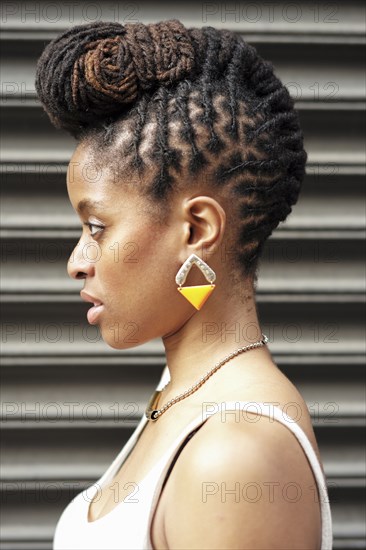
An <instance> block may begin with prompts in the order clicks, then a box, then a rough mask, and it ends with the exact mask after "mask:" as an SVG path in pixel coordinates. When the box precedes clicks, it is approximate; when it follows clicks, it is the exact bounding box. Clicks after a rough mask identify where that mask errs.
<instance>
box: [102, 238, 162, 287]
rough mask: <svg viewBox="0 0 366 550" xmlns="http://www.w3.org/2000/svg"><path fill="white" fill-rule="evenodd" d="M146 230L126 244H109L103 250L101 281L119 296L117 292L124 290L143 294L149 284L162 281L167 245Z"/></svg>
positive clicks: (126, 240)
mask: <svg viewBox="0 0 366 550" xmlns="http://www.w3.org/2000/svg"><path fill="white" fill-rule="evenodd" d="M150 231H151V230H150V228H149V227H146V228H144V229H143V230H141V231H140V232H139V233H136V232H135V233H134V234H133V235H129V236H128V237H126V238H125V239H124V240H117V239H114V240H112V239H111V240H110V241H109V242H108V243H106V244H105V245H104V246H103V249H102V254H101V261H100V262H99V267H98V278H99V279H100V284H101V285H102V286H103V288H104V289H105V290H106V291H107V292H108V293H110V294H111V297H112V296H113V294H114V295H115V296H116V294H115V291H116V290H118V289H119V290H121V289H122V288H123V287H124V288H126V289H127V288H128V291H129V293H132V294H135V293H139V292H140V293H141V291H142V289H143V288H146V287H147V285H148V284H149V281H150V282H152V280H153V279H156V278H159V277H160V276H161V272H160V265H161V264H160V262H159V259H158V258H159V256H160V257H162V261H163V256H165V261H166V255H165V253H163V251H164V249H165V248H164V241H163V240H162V238H160V237H159V235H154V234H153V233H152V234H151V235H150Z"/></svg>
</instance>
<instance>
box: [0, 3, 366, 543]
mask: <svg viewBox="0 0 366 550" xmlns="http://www.w3.org/2000/svg"><path fill="white" fill-rule="evenodd" d="M2 10H3V11H2V25H3V32H2V37H1V45H2V89H1V92H2V93H1V103H2V133H3V142H2V156H1V171H2V173H1V176H2V185H1V187H2V201H1V206H2V214H1V226H2V229H1V230H2V254H3V256H2V261H3V263H2V288H1V293H2V294H1V297H2V328H3V336H2V409H1V421H2V440H3V456H2V468H1V484H2V485H1V496H2V503H3V519H2V532H1V540H2V548H4V550H5V549H12V550H15V549H19V550H20V549H31V548H34V549H35V548H37V549H41V548H51V543H52V537H53V532H54V527H55V524H56V521H57V519H58V517H59V515H60V513H61V512H62V510H63V508H64V507H65V506H66V505H67V503H68V502H69V501H70V500H71V499H72V497H73V496H74V495H75V494H76V493H78V492H79V491H80V490H82V489H83V488H85V487H86V486H87V485H90V484H92V483H94V482H95V480H96V479H97V478H99V476H100V475H101V474H102V473H103V472H104V471H105V469H106V468H107V466H108V465H109V464H110V463H111V461H112V460H113V458H114V457H115V456H116V454H117V453H118V451H119V450H120V448H121V447H122V446H123V445H124V443H125V441H126V440H127V438H128V437H129V436H130V434H131V433H132V431H133V429H134V428H135V426H136V422H137V419H138V417H139V416H140V415H141V414H142V411H143V410H144V407H145V405H146V402H147V399H148V397H149V396H150V394H151V392H152V390H153V387H154V385H155V384H156V382H157V380H158V378H159V376H160V373H161V370H162V368H163V366H164V364H165V358H164V354H163V346H162V344H161V342H160V341H153V342H150V343H148V344H146V345H144V346H141V347H138V348H132V349H131V350H128V351H126V352H118V351H116V350H113V349H111V348H108V347H107V345H106V344H105V343H104V342H103V341H102V339H101V337H100V334H99V332H98V330H97V329H96V327H92V326H89V325H88V324H87V322H86V318H85V313H86V311H87V309H88V306H87V305H86V304H84V303H82V302H81V301H80V298H79V294H78V292H79V290H80V288H82V287H81V286H80V282H77V281H72V280H71V279H69V277H68V276H67V273H66V261H67V258H68V256H69V253H70V252H71V250H72V248H73V247H74V245H75V243H76V242H77V239H78V235H79V232H80V228H79V221H78V219H77V217H76V216H75V214H74V212H73V210H72V208H71V206H70V204H69V203H68V199H67V194H66V186H65V177H66V167H67V163H68V160H69V158H70V156H71V153H72V151H73V148H74V146H75V142H74V140H73V139H72V138H70V137H69V136H68V135H66V134H64V133H63V132H58V131H56V130H55V129H54V128H53V127H52V126H51V124H50V122H49V121H48V118H47V117H46V115H45V114H44V113H43V112H42V110H41V108H40V105H39V103H38V101H37V100H36V97H35V92H34V74H35V64H36V60H37V58H38V57H39V55H40V53H41V51H42V50H43V48H44V46H45V45H46V43H47V41H48V40H50V39H52V38H53V37H55V36H56V35H57V34H58V33H59V32H60V31H61V30H63V29H66V28H67V27H69V26H71V25H74V24H78V23H87V22H89V21H93V20H105V21H107V20H109V21H113V20H119V21H120V22H121V23H123V22H128V21H129V22H133V21H142V22H151V21H158V20H162V19H166V18H172V17H176V18H179V19H181V20H182V22H183V23H185V24H186V25H188V26H202V25H213V26H218V27H226V28H229V29H231V30H234V31H236V32H240V33H243V36H244V37H245V38H246V39H247V40H248V41H249V42H251V43H252V44H254V45H255V46H256V47H257V48H258V50H259V52H260V53H261V55H262V56H263V57H265V58H267V59H270V60H271V61H272V62H273V63H274V65H275V67H276V69H277V73H278V75H279V76H280V77H281V78H282V79H283V81H284V83H286V84H287V85H288V86H289V88H290V91H291V93H292V94H293V95H294V96H295V97H296V100H297V106H298V108H299V110H300V114H301V119H302V124H303V128H304V132H305V138H306V148H307V151H308V153H309V161H308V166H307V176H306V181H305V184H304V189H303V192H302V196H301V200H300V201H299V203H298V204H297V205H296V206H295V207H294V209H293V212H292V214H291V216H290V218H289V220H288V221H287V222H286V223H285V224H282V225H281V227H279V228H278V229H277V230H276V232H275V233H274V234H273V235H272V236H271V238H270V239H269V241H268V243H267V248H266V249H265V254H264V258H263V261H262V268H261V272H260V276H259V284H258V305H259V314H260V319H261V322H262V326H263V330H264V332H265V333H266V334H267V335H268V336H269V337H270V347H271V351H272V353H273V355H274V358H275V360H276V362H277V364H278V366H279V367H280V368H281V369H282V370H283V372H285V374H286V375H287V376H288V377H289V378H290V379H291V380H292V381H293V382H294V383H295V384H296V385H297V387H298V388H299V389H300V391H301V392H302V394H303V395H304V397H305V399H306V401H307V403H308V407H309V410H310V412H311V414H312V418H313V424H314V428H315V432H316V436H317V439H318V442H319V447H320V451H321V453H322V457H323V462H324V467H325V471H326V474H327V478H328V482H329V495H330V501H331V507H332V514H333V519H334V536H335V544H334V548H338V549H344V550H345V549H350V548H365V525H364V517H365V514H364V512H365V510H364V495H365V492H364V491H365V445H364V437H362V436H364V434H365V432H364V414H365V394H364V384H365V374H364V342H365V338H364V330H363V328H362V327H363V317H364V313H365V308H364V281H365V264H364V252H365V249H364V246H363V245H364V236H365V235H364V227H365V209H364V206H365V204H364V193H363V187H362V185H363V176H364V151H365V149H364V142H363V133H364V132H363V130H364V118H363V112H364V104H363V100H364V92H365V89H364V88H365V80H364V74H363V53H364V52H363V48H362V45H363V44H364V5H363V3H361V2H356V1H350V2H341V3H337V4H329V3H328V4H322V3H315V2H312V3H310V2H304V1H303V2H298V3H282V2H276V3H271V2H257V3H249V4H248V3H247V4H244V3H242V2H237V3H231V4H230V3H229V4H227V3H216V4H215V3H203V4H200V3H199V4H194V3H192V4H187V3H185V4H183V3H181V4H179V5H176V6H174V7H172V6H170V5H169V4H167V5H163V4H162V3H159V4H157V3H154V4H153V5H151V6H149V5H148V3H147V2H139V3H138V4H133V3H132V4H123V5H122V4H119V3H107V2H106V3H103V2H102V3H97V4H95V3H93V4H91V3H87V2H76V3H59V4H56V3H47V2H37V3H33V4H32V5H31V4H30V3H28V2H11V3H3V4H2ZM288 412H289V414H290V411H288Z"/></svg>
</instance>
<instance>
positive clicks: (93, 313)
mask: <svg viewBox="0 0 366 550" xmlns="http://www.w3.org/2000/svg"><path fill="white" fill-rule="evenodd" d="M103 307H104V306H103V304H101V305H100V306H93V307H91V308H90V309H88V313H87V318H88V322H89V323H90V324H91V325H93V324H94V323H95V322H96V320H97V319H98V317H99V315H100V314H101V312H102V310H103Z"/></svg>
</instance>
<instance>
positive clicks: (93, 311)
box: [80, 290, 104, 325]
mask: <svg viewBox="0 0 366 550" xmlns="http://www.w3.org/2000/svg"><path fill="white" fill-rule="evenodd" d="M80 296H81V298H82V299H83V300H84V301H85V302H90V303H91V304H94V305H93V307H91V308H90V309H89V310H88V313H87V318H88V321H89V323H90V324H91V325H93V324H95V323H96V321H97V318H98V317H99V315H100V313H101V312H102V310H103V308H104V304H103V302H101V300H99V298H96V297H95V296H92V295H91V294H88V293H87V292H85V290H81V291H80Z"/></svg>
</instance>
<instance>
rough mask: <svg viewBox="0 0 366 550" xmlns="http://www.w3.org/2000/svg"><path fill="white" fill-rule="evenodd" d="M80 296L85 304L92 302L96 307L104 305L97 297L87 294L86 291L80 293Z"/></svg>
mask: <svg viewBox="0 0 366 550" xmlns="http://www.w3.org/2000/svg"><path fill="white" fill-rule="evenodd" d="M80 296H81V297H82V299H83V300H84V301H85V302H91V303H92V304H94V305H95V306H101V305H102V303H103V302H101V301H100V300H98V298H95V296H92V295H91V294H88V293H87V292H85V290H81V291H80Z"/></svg>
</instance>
